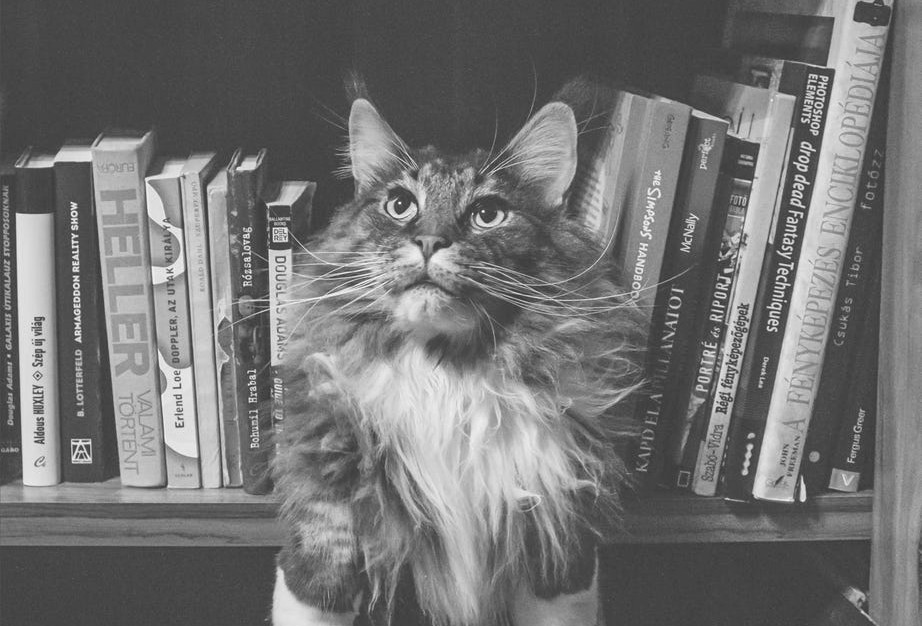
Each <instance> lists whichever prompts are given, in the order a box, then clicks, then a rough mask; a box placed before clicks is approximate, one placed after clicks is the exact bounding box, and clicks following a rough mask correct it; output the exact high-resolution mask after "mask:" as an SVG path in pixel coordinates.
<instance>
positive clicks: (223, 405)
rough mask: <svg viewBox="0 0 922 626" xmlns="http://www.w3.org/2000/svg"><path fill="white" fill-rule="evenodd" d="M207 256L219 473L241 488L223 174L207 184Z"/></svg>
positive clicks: (224, 481)
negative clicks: (218, 433) (218, 442)
mask: <svg viewBox="0 0 922 626" xmlns="http://www.w3.org/2000/svg"><path fill="white" fill-rule="evenodd" d="M207 192H208V203H207V208H208V256H209V268H208V269H209V273H210V275H211V314H212V328H213V335H212V336H213V338H214V340H213V344H214V355H215V356H214V358H215V373H216V380H215V382H216V384H217V388H218V415H219V422H218V426H219V427H220V428H219V429H220V434H221V469H222V479H223V480H222V482H223V483H224V486H225V487H241V486H243V474H242V473H241V467H240V450H241V448H240V429H239V427H238V426H237V423H238V420H237V388H236V384H237V383H236V381H237V362H236V359H235V358H234V341H233V339H234V337H233V332H232V330H231V324H232V322H231V318H232V313H231V309H232V308H233V307H232V296H231V273H230V270H231V268H230V246H229V241H228V238H227V235H228V231H227V170H226V169H225V168H221V169H220V170H218V172H217V173H216V174H215V175H214V177H213V178H212V179H211V180H210V181H209V182H208V186H207Z"/></svg>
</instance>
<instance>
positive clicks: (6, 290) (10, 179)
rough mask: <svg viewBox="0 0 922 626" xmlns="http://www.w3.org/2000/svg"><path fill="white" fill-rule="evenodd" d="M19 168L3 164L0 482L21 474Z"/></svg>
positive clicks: (0, 187)
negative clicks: (18, 248) (17, 289)
mask: <svg viewBox="0 0 922 626" xmlns="http://www.w3.org/2000/svg"><path fill="white" fill-rule="evenodd" d="M15 207H16V169H15V167H14V162H13V161H12V160H4V161H3V162H2V163H0V227H2V231H0V277H2V280H0V289H2V291H0V297H2V300H0V338H2V342H0V409H2V415H3V418H2V419H0V483H5V482H8V481H10V480H13V479H15V478H19V477H20V476H22V431H21V429H20V425H19V423H20V413H19V350H18V345H19V336H18V330H17V324H16V317H17V315H16V314H17V308H18V307H17V304H16V303H17V297H18V296H17V294H16V208H15Z"/></svg>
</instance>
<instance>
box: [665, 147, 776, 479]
mask: <svg viewBox="0 0 922 626" xmlns="http://www.w3.org/2000/svg"><path fill="white" fill-rule="evenodd" d="M758 150H759V145H758V144H757V143H754V142H749V141H744V140H741V139H738V138H736V137H728V138H727V142H726V148H725V150H724V154H723V158H722V159H721V165H720V181H719V187H718V191H717V194H716V198H715V208H714V211H715V217H714V223H715V226H716V235H715V240H716V241H715V242H714V245H713V246H712V247H711V250H712V252H711V257H710V258H707V259H705V261H706V263H707V271H706V273H705V277H706V278H705V283H704V284H705V288H706V292H705V297H704V298H702V300H701V302H700V307H701V310H700V313H699V316H698V324H697V326H696V329H695V344H696V345H695V352H694V356H693V357H692V359H691V360H690V362H689V367H688V368H686V370H685V376H684V378H683V379H682V381H681V382H680V383H679V389H680V392H679V395H678V397H677V401H676V404H675V406H676V411H677V413H678V419H679V420H680V422H681V423H682V432H677V435H678V436H681V437H684V438H685V439H686V441H685V442H676V443H675V444H673V445H674V446H675V449H676V450H677V451H678V450H679V449H680V450H681V457H678V455H677V457H676V458H677V460H676V467H675V469H674V479H675V482H674V484H675V485H676V486H677V487H680V488H687V487H689V486H690V485H691V484H692V479H693V478H694V474H695V472H696V463H697V460H698V457H699V451H700V450H701V449H702V442H703V441H704V438H703V436H702V434H703V432H704V429H705V427H706V426H707V423H706V416H707V415H708V410H707V409H708V408H709V406H710V405H709V398H710V395H711V389H712V386H713V380H714V374H715V372H716V368H717V365H718V363H719V361H720V358H719V357H720V354H719V350H720V345H721V342H722V339H723V335H724V329H725V327H726V321H727V316H728V314H729V309H728V303H729V301H730V296H731V293H732V291H733V284H734V282H735V280H736V267H737V257H738V253H739V245H740V241H741V239H742V232H743V224H744V223H745V221H746V214H747V213H748V210H749V194H750V192H751V190H752V181H753V177H754V175H755V169H756V161H757V158H758ZM719 464H720V460H719V459H718V460H717V463H716V466H714V467H713V468H711V466H710V465H709V466H708V467H707V468H706V471H707V472H711V471H713V473H714V474H715V479H716V473H717V471H718V469H719Z"/></svg>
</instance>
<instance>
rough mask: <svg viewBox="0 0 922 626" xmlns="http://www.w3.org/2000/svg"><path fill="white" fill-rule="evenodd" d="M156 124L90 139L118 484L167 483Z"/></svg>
mask: <svg viewBox="0 0 922 626" xmlns="http://www.w3.org/2000/svg"><path fill="white" fill-rule="evenodd" d="M155 143H156V140H155V135H154V131H152V130H151V131H147V132H139V133H134V132H105V133H103V134H102V135H100V136H99V138H97V140H96V142H95V143H94V144H93V148H92V155H93V195H94V199H95V201H96V225H97V230H98V232H99V250H100V254H99V260H100V268H101V270H102V279H103V292H102V293H103V304H104V307H105V312H106V322H107V328H106V339H107V343H108V353H109V374H110V380H111V385H112V404H113V407H114V409H115V432H116V439H117V440H118V455H119V474H120V476H121V481H122V485H125V486H130V487H162V486H164V485H165V484H166V461H165V456H164V450H163V424H162V422H161V419H160V368H159V367H158V360H157V354H158V352H157V343H156V342H157V338H156V332H155V330H154V302H153V290H152V289H151V277H150V244H149V242H148V234H149V233H148V228H147V208H146V195H145V191H144V175H145V174H146V172H147V168H148V166H149V165H150V162H151V158H152V156H153V153H154V148H155Z"/></svg>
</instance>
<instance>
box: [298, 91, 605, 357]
mask: <svg viewBox="0 0 922 626" xmlns="http://www.w3.org/2000/svg"><path fill="white" fill-rule="evenodd" d="M347 156H348V168H347V169H348V173H349V174H351V176H352V178H353V179H354V181H355V195H354V198H353V200H352V201H351V202H349V203H347V204H345V205H344V206H342V207H340V208H339V209H338V210H337V212H336V213H335V214H334V216H333V218H332V221H331V224H330V226H329V227H328V228H327V229H326V231H325V232H324V233H323V234H322V235H321V236H320V237H318V238H316V239H315V240H314V241H313V242H311V243H310V244H309V245H308V251H307V252H305V253H302V254H301V255H300V256H299V260H298V261H296V265H297V266H298V267H297V268H296V271H297V272H298V274H299V276H300V278H301V280H300V281H299V282H297V283H296V284H295V285H294V290H293V294H292V295H293V297H294V299H295V300H298V299H299V298H300V299H303V300H304V301H305V302H307V301H311V302H313V303H314V304H312V305H311V307H312V308H311V312H310V313H305V314H304V315H305V316H310V317H312V318H313V319H318V320H322V319H324V316H326V322H324V323H332V322H336V323H342V322H343V321H344V320H348V324H351V325H352V326H354V327H355V328H356V329H359V328H360V327H362V326H363V325H364V326H369V327H373V328H374V329H375V333H376V336H378V337H379V338H381V337H384V338H385V340H393V341H398V340H403V339H407V338H409V339H416V340H419V341H421V342H423V343H425V344H426V345H427V347H429V348H430V349H433V350H442V351H446V350H447V351H449V352H451V351H456V352H457V351H471V350H473V351H475V352H476V351H481V352H482V351H484V350H486V349H487V348H488V347H489V346H490V345H492V346H493V347H495V346H496V345H497V344H498V343H500V342H502V341H503V339H504V337H508V336H509V333H510V332H513V328H515V332H520V331H521V330H522V326H523V324H524V325H525V326H526V327H529V328H531V329H532V330H533V332H536V333H540V332H542V331H541V330H540V329H541V327H542V326H543V325H544V326H547V325H550V324H557V323H560V322H561V321H566V320H576V319H581V318H585V319H589V318H592V317H594V316H597V315H598V314H604V313H606V312H611V311H612V310H613V309H614V308H616V307H617V306H619V305H620V304H621V302H622V300H620V299H619V297H620V296H619V295H618V294H617V293H616V290H615V288H614V286H613V285H612V284H611V282H610V279H611V268H610V265H609V262H608V260H607V259H608V255H606V254H604V253H603V251H602V250H601V249H599V247H597V246H596V245H595V244H594V242H593V240H592V238H591V237H590V236H589V235H588V234H587V233H586V232H585V230H584V229H583V227H582V226H581V225H580V224H579V223H577V222H576V221H574V220H573V219H572V218H570V217H568V216H567V215H566V214H565V208H564V207H565V198H566V195H567V191H568V189H569V187H570V184H571V182H572V181H573V177H574V174H575V172H576V168H577V124H576V121H575V119H574V115H573V111H572V110H571V108H570V107H569V106H568V105H566V104H563V103H561V102H552V103H550V104H547V105H546V106H544V107H543V108H542V109H540V110H539V111H538V112H537V113H535V114H534V115H533V116H532V117H531V118H530V119H529V120H528V121H527V122H526V123H525V125H524V126H523V128H521V130H519V131H518V133H517V134H515V136H514V137H513V138H512V139H511V141H509V143H508V144H507V145H506V146H505V147H504V148H503V149H501V150H491V151H485V150H474V151H472V152H469V153H467V154H462V155H449V154H444V153H442V152H440V151H439V150H437V149H435V148H432V147H427V148H422V149H412V148H410V147H408V146H407V145H406V143H405V142H404V141H403V140H402V139H400V137H399V136H398V135H397V134H396V133H395V132H394V130H393V129H392V128H391V127H390V125H388V123H387V122H386V121H385V120H384V119H383V118H382V116H381V115H380V114H379V113H378V111H377V110H376V109H375V107H374V106H373V105H372V104H370V103H369V102H368V101H367V100H365V99H361V98H360V99H357V100H355V102H354V103H353V105H352V110H351V113H350V116H349V143H348V155H347ZM364 330H367V328H365V329H364ZM487 351H488V350H487Z"/></svg>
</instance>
